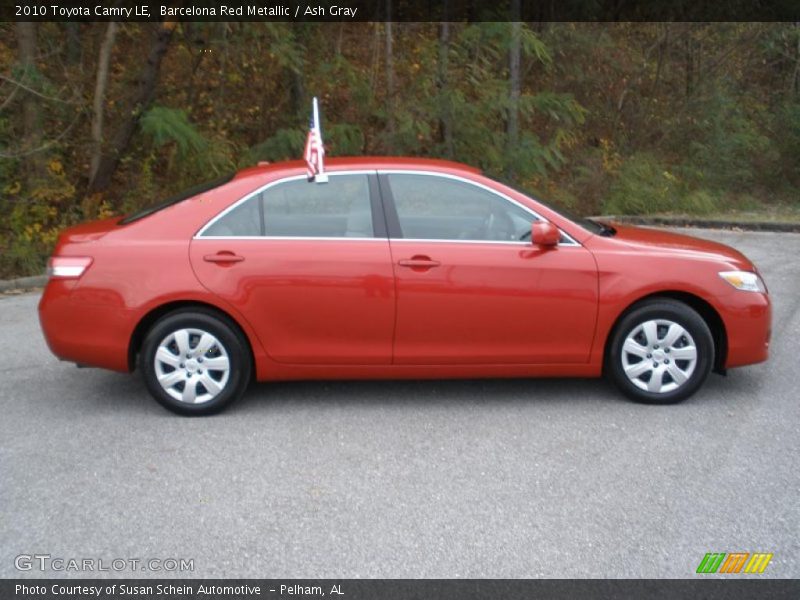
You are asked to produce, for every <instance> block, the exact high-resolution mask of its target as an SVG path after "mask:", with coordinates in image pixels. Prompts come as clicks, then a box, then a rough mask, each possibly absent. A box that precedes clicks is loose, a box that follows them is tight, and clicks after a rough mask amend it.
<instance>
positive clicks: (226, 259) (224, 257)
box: [203, 250, 244, 264]
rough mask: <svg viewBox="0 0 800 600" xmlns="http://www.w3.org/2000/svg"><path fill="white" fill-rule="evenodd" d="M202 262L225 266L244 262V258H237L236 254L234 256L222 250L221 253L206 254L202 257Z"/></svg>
mask: <svg viewBox="0 0 800 600" xmlns="http://www.w3.org/2000/svg"><path fill="white" fill-rule="evenodd" d="M203 260H204V261H206V262H210V263H221V264H227V263H235V262H242V261H243V260H244V256H239V255H238V254H234V253H233V252H229V251H227V250H223V251H221V252H217V253H216V254H206V255H205V256H204V257H203Z"/></svg>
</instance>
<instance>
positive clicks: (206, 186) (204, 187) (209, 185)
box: [119, 173, 236, 225]
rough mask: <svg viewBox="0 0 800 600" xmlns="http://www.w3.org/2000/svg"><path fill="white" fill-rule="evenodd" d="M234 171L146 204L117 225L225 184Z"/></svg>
mask: <svg viewBox="0 0 800 600" xmlns="http://www.w3.org/2000/svg"><path fill="white" fill-rule="evenodd" d="M234 175H236V173H228V174H227V175H224V176H222V177H218V178H217V179H214V180H213V181H208V182H206V183H201V184H200V185H196V186H194V187H192V188H189V189H188V190H186V191H183V192H180V193H178V194H175V195H174V196H170V197H169V198H167V199H166V200H164V201H163V202H159V203H158V204H154V205H152V206H148V207H147V208H143V209H142V210H140V211H138V212H135V213H133V214H132V215H128V216H127V217H125V218H124V219H122V220H121V221H120V222H119V225H127V224H128V223H133V222H134V221H138V220H139V219H144V218H145V217H149V216H150V215H152V214H155V213H157V212H158V211H160V210H164V209H165V208H168V207H170V206H172V205H174V204H177V203H178V202H183V201H184V200H187V199H188V198H191V197H192V196H197V195H198V194H202V193H204V192H208V191H210V190H213V189H214V188H217V187H220V186H221V185H225V184H226V183H228V182H229V181H230V180H231V179H233V176H234Z"/></svg>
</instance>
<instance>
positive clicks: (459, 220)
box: [387, 173, 536, 241]
mask: <svg viewBox="0 0 800 600" xmlns="http://www.w3.org/2000/svg"><path fill="white" fill-rule="evenodd" d="M387 179H388V181H389V187H390V189H391V191H392V197H393V198H394V204H395V207H396V208H397V216H398V217H399V219H400V228H401V229H402V232H403V237H404V238H406V239H420V240H471V241H523V240H525V239H527V238H528V236H530V232H531V223H532V222H533V221H535V220H536V217H535V216H534V215H532V214H531V213H529V212H528V211H526V210H525V209H523V208H522V207H520V206H518V205H516V204H514V203H512V202H509V201H508V200H506V199H505V198H502V197H500V196H498V195H497V194H494V193H492V192H490V191H488V190H486V189H484V188H481V187H479V186H477V185H473V184H471V183H467V182H464V181H459V180H456V179H450V178H447V177H442V176H438V175H417V174H406V173H389V174H387Z"/></svg>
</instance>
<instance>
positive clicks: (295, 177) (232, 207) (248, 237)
mask: <svg viewBox="0 0 800 600" xmlns="http://www.w3.org/2000/svg"><path fill="white" fill-rule="evenodd" d="M374 174H375V170H374V169H362V170H357V171H334V172H328V176H329V177H338V176H340V175H374ZM300 179H306V176H305V175H292V176H290V177H283V178H281V179H276V180H275V181H270V182H269V183H267V184H265V185H263V186H261V187H260V188H258V189H256V190H254V191H252V192H250V193H248V194H246V195H244V196H243V197H242V198H240V199H239V200H237V201H236V202H234V203H233V204H231V205H230V206H229V207H228V208H226V209H225V210H223V211H222V212H221V213H217V215H216V216H214V217H213V218H212V219H211V220H210V221H209V222H208V223H206V224H205V225H203V226H202V227H201V228H200V230H199V231H198V232H197V233H195V234H194V236H193V237H192V239H193V240H198V239H202V240H383V241H386V239H387V238H385V237H371V238H356V237H352V238H351V237H308V236H302V237H301V236H297V237H294V236H270V235H264V236H252V235H230V236H229V235H207V236H204V235H203V233H205V231H206V230H208V229H209V228H210V227H211V226H212V225H214V224H215V223H216V222H217V221H219V220H220V219H222V218H223V217H224V216H225V215H227V214H228V213H229V212H231V211H233V210H235V209H236V208H237V207H238V206H240V205H241V204H244V203H245V202H247V201H248V200H250V198H252V197H253V196H257V195H258V194H260V193H262V192H264V191H266V190H268V189H269V188H271V187H274V186H276V185H278V184H280V183H287V182H289V181H297V180H300ZM314 185H324V184H316V183H315V184H314Z"/></svg>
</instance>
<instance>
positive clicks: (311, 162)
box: [303, 98, 327, 182]
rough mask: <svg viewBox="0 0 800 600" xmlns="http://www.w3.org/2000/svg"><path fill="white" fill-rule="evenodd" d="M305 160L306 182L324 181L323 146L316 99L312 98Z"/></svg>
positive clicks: (325, 178)
mask: <svg viewBox="0 0 800 600" xmlns="http://www.w3.org/2000/svg"><path fill="white" fill-rule="evenodd" d="M303 156H304V158H305V160H306V165H307V167H306V174H307V175H308V180H309V181H312V180H313V179H314V178H316V179H317V180H318V181H320V182H322V181H326V180H327V177H326V176H325V165H324V162H323V158H324V157H325V146H324V145H323V143H322V134H321V133H320V130H319V108H318V105H317V99H316V98H314V106H313V110H312V111H311V119H310V121H309V124H308V137H307V138H306V149H305V152H304V153H303Z"/></svg>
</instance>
